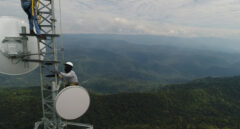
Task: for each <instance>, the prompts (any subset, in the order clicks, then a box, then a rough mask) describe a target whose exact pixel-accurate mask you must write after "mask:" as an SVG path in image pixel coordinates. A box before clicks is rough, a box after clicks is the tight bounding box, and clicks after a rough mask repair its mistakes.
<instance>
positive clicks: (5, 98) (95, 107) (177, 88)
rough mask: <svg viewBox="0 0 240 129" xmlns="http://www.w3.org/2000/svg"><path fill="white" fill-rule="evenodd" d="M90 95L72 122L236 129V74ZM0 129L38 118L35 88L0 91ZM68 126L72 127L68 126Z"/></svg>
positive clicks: (122, 127)
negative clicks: (81, 113)
mask: <svg viewBox="0 0 240 129" xmlns="http://www.w3.org/2000/svg"><path fill="white" fill-rule="evenodd" d="M90 94H91V105H90V108H89V110H88V111H87V113H86V114H85V115H84V116H83V117H81V118H79V119H77V120H75V121H77V122H82V123H90V124H93V125H94V128H95V129H239V128H240V118H239V116H240V102H239V99H240V77H239V76H236V77H231V78H210V77H209V78H204V79H199V80H195V81H192V82H190V83H186V84H174V85H168V86H164V87H162V88H160V89H158V90H155V91H154V92H145V93H120V94H109V95H103V94H96V93H92V92H91V93H90ZM0 102H1V105H0V129H6V128H7V129H16V128H17V129H27V128H33V125H34V122H35V121H38V120H40V118H41V116H42V114H41V100H40V89H39V88H37V87H34V88H24V89H0ZM68 128H69V129H77V128H74V127H70V126H69V127H68Z"/></svg>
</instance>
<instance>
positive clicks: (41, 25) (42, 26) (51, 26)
mask: <svg viewBox="0 0 240 129" xmlns="http://www.w3.org/2000/svg"><path fill="white" fill-rule="evenodd" d="M39 27H52V25H39Z"/></svg>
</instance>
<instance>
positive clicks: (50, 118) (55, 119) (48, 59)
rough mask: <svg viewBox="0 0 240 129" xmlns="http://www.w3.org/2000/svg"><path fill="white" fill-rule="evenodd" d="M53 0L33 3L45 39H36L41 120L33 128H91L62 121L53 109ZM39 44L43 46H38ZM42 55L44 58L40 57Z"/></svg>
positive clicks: (56, 88)
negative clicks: (68, 126)
mask: <svg viewBox="0 0 240 129" xmlns="http://www.w3.org/2000/svg"><path fill="white" fill-rule="evenodd" d="M54 10H55V9H54V0H38V2H36V4H35V12H36V14H37V15H38V16H39V18H40V19H41V20H40V23H39V27H40V29H41V33H42V35H44V36H46V40H41V39H38V54H39V60H32V61H33V62H34V61H35V62H39V65H40V80H41V95H42V111H43V117H42V120H41V121H39V122H36V123H35V127H34V129H39V128H43V129H63V128H64V126H66V125H67V124H68V125H75V126H83V127H86V128H88V129H93V126H91V125H87V124H81V123H74V122H68V123H66V122H63V121H62V120H61V118H60V117H59V116H58V115H57V113H56V111H55V100H56V96H57V93H58V91H59V86H60V83H59V80H58V77H57V73H56V72H55V71H58V64H59V60H58V49H57V40H56V38H57V37H58V36H59V35H57V34H56V18H55V12H54ZM41 44H43V45H44V46H45V47H44V48H40V46H41ZM41 56H44V59H41Z"/></svg>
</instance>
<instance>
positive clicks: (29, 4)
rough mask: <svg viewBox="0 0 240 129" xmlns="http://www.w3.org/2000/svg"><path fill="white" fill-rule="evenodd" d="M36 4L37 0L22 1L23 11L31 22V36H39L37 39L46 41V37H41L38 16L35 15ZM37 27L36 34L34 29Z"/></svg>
mask: <svg viewBox="0 0 240 129" xmlns="http://www.w3.org/2000/svg"><path fill="white" fill-rule="evenodd" d="M35 3H36V0H21V5H22V8H23V10H24V11H25V13H26V14H27V16H28V21H29V28H30V34H31V35H37V37H39V38H42V39H46V37H45V36H43V35H41V31H40V28H39V25H38V21H37V17H36V14H34V13H35V12H34V7H33V6H34V4H35ZM34 26H35V30H36V34H35V32H34V30H33V27H34Z"/></svg>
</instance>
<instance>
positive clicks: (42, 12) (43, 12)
mask: <svg viewBox="0 0 240 129" xmlns="http://www.w3.org/2000/svg"><path fill="white" fill-rule="evenodd" d="M49 1H50V0H49ZM39 13H41V14H51V12H49V11H39Z"/></svg>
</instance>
